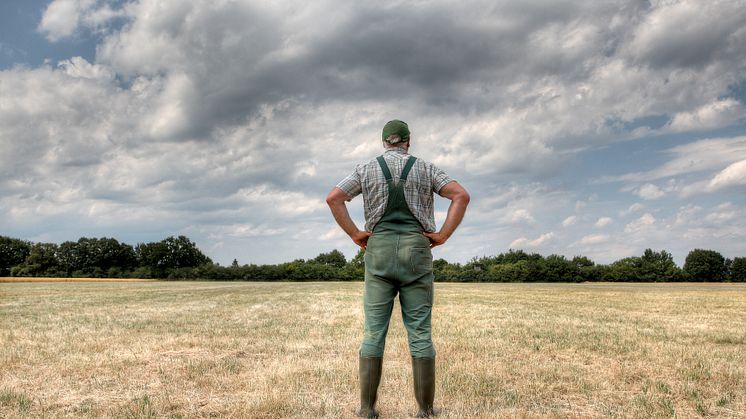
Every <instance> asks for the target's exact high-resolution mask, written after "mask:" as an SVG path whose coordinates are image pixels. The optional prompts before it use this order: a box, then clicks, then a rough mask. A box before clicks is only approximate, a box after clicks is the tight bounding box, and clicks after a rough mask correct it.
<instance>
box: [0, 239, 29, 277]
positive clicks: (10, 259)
mask: <svg viewBox="0 0 746 419" xmlns="http://www.w3.org/2000/svg"><path fill="white" fill-rule="evenodd" d="M29 253H31V243H29V242H27V241H24V240H19V239H14V238H11V237H5V236H0V276H8V275H10V270H11V269H12V268H13V267H14V266H18V265H20V264H22V263H23V262H25V261H26V258H27V257H28V256H29Z"/></svg>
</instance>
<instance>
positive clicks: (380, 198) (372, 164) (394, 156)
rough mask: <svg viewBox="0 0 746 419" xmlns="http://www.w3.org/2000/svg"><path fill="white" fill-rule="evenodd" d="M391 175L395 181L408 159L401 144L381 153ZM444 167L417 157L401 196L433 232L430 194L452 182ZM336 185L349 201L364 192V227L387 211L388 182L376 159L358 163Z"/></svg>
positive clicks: (433, 218) (367, 228)
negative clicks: (442, 168)
mask: <svg viewBox="0 0 746 419" xmlns="http://www.w3.org/2000/svg"><path fill="white" fill-rule="evenodd" d="M383 158H384V159H385V160H386V165H388V167H389V170H391V176H392V177H393V178H394V181H395V182H398V181H399V175H400V174H401V171H402V170H403V169H404V165H405V164H406V162H407V159H409V154H407V152H406V151H405V150H404V149H403V148H400V147H392V148H389V149H387V150H386V152H385V153H384V154H383ZM452 181H453V179H451V178H450V177H449V176H448V175H447V174H446V173H445V172H444V171H443V170H441V169H439V168H438V167H436V166H435V165H434V164H431V163H428V162H426V161H424V160H422V159H417V161H416V162H415V164H414V166H412V170H411V171H410V172H409V175H408V176H407V180H406V181H405V183H404V199H405V200H406V201H407V206H408V207H409V210H410V211H411V212H412V215H414V217H415V218H417V220H418V221H419V222H420V224H422V227H423V228H424V229H425V231H430V232H433V231H435V207H434V204H433V194H434V193H439V192H440V190H441V188H443V186H445V185H446V184H448V183H449V182H452ZM337 187H338V188H339V189H341V190H342V191H343V192H344V193H346V194H347V195H348V196H349V199H348V201H349V200H351V199H352V198H354V197H356V196H358V195H360V194H361V193H362V194H363V208H364V213H365V229H366V230H368V231H373V228H374V227H375V226H376V224H377V223H378V221H380V220H381V217H383V213H384V212H385V211H386V203H387V201H388V198H389V190H388V185H387V184H386V178H385V177H384V175H383V171H382V170H381V167H380V165H379V164H378V161H377V160H376V159H373V160H371V161H369V162H368V163H365V164H359V165H357V166H356V167H355V170H354V171H353V172H352V173H351V174H350V175H349V176H347V177H346V178H344V179H343V180H342V181H341V182H339V183H338V184H337Z"/></svg>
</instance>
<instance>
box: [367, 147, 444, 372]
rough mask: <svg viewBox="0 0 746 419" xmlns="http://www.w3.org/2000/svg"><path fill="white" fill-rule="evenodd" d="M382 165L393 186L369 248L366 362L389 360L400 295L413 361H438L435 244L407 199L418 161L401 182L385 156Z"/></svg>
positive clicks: (409, 165)
mask: <svg viewBox="0 0 746 419" xmlns="http://www.w3.org/2000/svg"><path fill="white" fill-rule="evenodd" d="M377 160H378V164H379V165H380V166H381V170H383V174H384V176H385V178H386V183H387V184H388V191H389V196H388V201H387V203H386V210H385V212H384V214H383V217H382V218H381V220H380V221H379V222H378V224H376V226H375V227H374V228H373V235H372V236H370V238H369V239H368V245H367V247H366V249H365V295H364V297H363V303H364V308H365V332H364V336H363V343H362V345H361V346H360V356H362V357H383V352H384V347H385V344H386V334H387V332H388V328H389V320H390V319H391V312H392V310H393V307H394V298H396V295H397V294H399V303H400V305H401V312H402V319H403V321H404V326H405V328H406V330H407V336H408V341H409V351H410V354H411V356H412V358H434V357H435V349H434V347H433V342H432V336H431V331H430V330H431V318H432V305H433V257H432V253H431V251H430V241H429V239H428V238H427V237H426V236H425V235H424V234H422V233H423V231H424V230H423V228H422V225H421V224H420V222H419V221H418V220H417V218H415V216H414V215H412V212H411V211H410V210H409V207H408V206H407V202H406V200H405V199H404V183H405V181H406V180H407V175H408V174H409V171H410V170H411V169H412V166H413V165H414V162H415V160H416V158H415V157H412V156H410V157H409V160H408V161H407V163H406V165H405V166H404V169H403V170H402V173H401V176H400V177H399V179H398V182H396V183H395V182H394V179H393V178H392V176H391V171H390V170H389V168H388V166H387V165H386V161H385V160H384V159H383V157H382V156H381V157H378V159H377Z"/></svg>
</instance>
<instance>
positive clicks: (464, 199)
mask: <svg viewBox="0 0 746 419" xmlns="http://www.w3.org/2000/svg"><path fill="white" fill-rule="evenodd" d="M454 200H455V201H458V202H460V203H461V204H462V205H463V206H467V205H469V201H471V196H469V192H466V191H465V190H462V191H461V192H460V193H459V194H458V195H456V197H455V198H454Z"/></svg>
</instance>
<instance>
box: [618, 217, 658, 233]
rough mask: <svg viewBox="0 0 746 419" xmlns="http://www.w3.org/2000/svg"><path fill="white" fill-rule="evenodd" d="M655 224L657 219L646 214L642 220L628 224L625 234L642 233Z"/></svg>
mask: <svg viewBox="0 0 746 419" xmlns="http://www.w3.org/2000/svg"><path fill="white" fill-rule="evenodd" d="M653 224H655V217H653V214H651V213H649V212H646V213H645V214H643V215H642V216H641V217H640V218H638V219H636V220H635V221H632V222H631V223H629V224H627V225H626V226H625V227H624V232H625V233H638V232H640V231H643V230H645V229H647V228H649V227H650V226H652V225H653Z"/></svg>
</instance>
